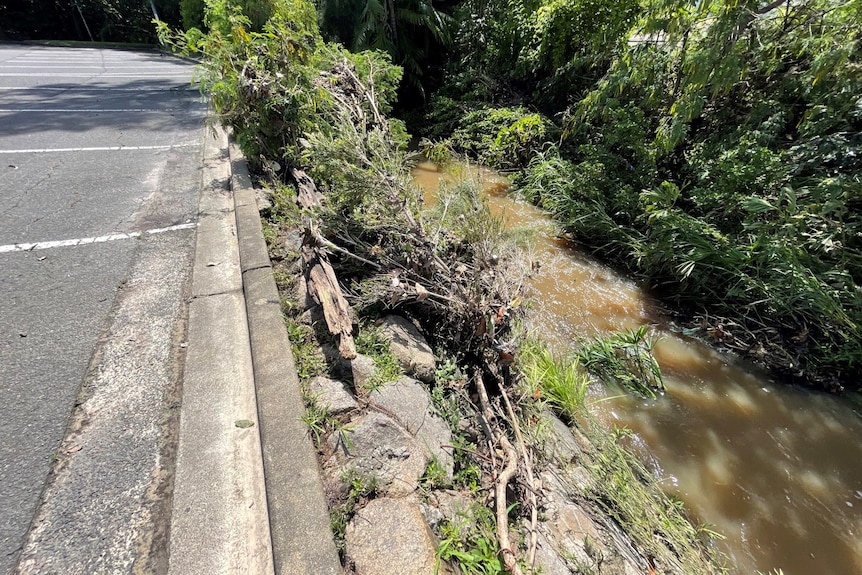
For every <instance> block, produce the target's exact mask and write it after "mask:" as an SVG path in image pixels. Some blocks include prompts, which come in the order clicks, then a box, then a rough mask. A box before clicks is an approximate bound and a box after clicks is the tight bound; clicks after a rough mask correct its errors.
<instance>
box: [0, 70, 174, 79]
mask: <svg viewBox="0 0 862 575" xmlns="http://www.w3.org/2000/svg"><path fill="white" fill-rule="evenodd" d="M188 75H189V74H188V72H155V73H152V74H151V73H141V74H134V73H129V74H83V73H82V74H65V73H63V72H50V73H44V74H15V73H6V72H0V76H11V77H13V78H46V77H50V78H81V77H84V76H86V77H87V78H141V79H144V78H156V79H161V78H167V77H174V76H177V77H183V78H185V77H188Z"/></svg>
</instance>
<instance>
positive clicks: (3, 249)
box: [0, 223, 197, 254]
mask: <svg viewBox="0 0 862 575" xmlns="http://www.w3.org/2000/svg"><path fill="white" fill-rule="evenodd" d="M196 225H197V224H193V223H192V224H179V225H177V226H171V227H169V228H156V229H153V230H146V231H143V232H130V233H128V234H111V235H108V236H99V237H96V238H79V239H76V240H60V241H56V242H37V243H35V244H9V245H5V246H0V254H3V253H8V252H32V251H35V250H47V249H51V248H66V247H71V246H84V245H89V244H103V243H105V242H115V241H117V240H130V239H133V238H138V237H141V236H142V235H144V234H147V235H153V234H163V233H165V232H175V231H179V230H189V229H192V228H193V227H195V226H196Z"/></svg>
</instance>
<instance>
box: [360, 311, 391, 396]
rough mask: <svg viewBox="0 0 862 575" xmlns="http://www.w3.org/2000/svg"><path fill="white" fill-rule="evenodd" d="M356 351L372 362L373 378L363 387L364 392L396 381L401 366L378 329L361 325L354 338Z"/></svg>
mask: <svg viewBox="0 0 862 575" xmlns="http://www.w3.org/2000/svg"><path fill="white" fill-rule="evenodd" d="M355 341H356V351H357V352H359V353H361V354H363V355H367V356H369V357H370V358H371V359H373V360H374V376H373V377H372V378H371V379H370V380H369V381H367V382H366V383H365V384H364V385H363V390H364V391H366V392H370V391H374V390H375V389H379V388H381V387H383V386H384V385H386V384H387V383H390V382H392V381H395V380H396V379H398V376H400V375H401V366H400V365H398V360H396V359H395V356H394V355H392V352H391V351H390V349H389V340H388V339H386V336H384V335H383V332H382V330H381V329H380V328H379V327H375V326H374V325H371V324H365V325H362V326H361V327H360V329H359V334H358V335H357V336H356V340H355Z"/></svg>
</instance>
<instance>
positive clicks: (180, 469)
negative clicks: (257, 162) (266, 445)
mask: <svg viewBox="0 0 862 575" xmlns="http://www.w3.org/2000/svg"><path fill="white" fill-rule="evenodd" d="M228 159H229V155H228V150H227V136H226V134H225V133H224V132H223V131H222V130H218V135H217V137H216V138H215V139H213V138H212V137H210V136H209V134H207V143H206V146H205V157H204V164H203V171H202V186H201V200H200V206H201V210H200V211H201V217H200V220H201V222H200V227H199V230H198V233H197V236H196V248H195V265H194V268H193V274H194V277H193V279H192V286H193V288H192V289H193V293H192V299H191V301H190V302H189V323H188V353H187V356H186V362H185V368H184V372H183V399H182V413H181V416H180V431H179V447H178V451H177V466H176V479H175V487H174V496H173V512H172V516H171V542H170V547H171V549H170V565H169V568H168V572H169V574H171V575H192V574H198V573H200V574H201V575H203V574H208V575H209V574H234V573H260V574H262V575H266V574H267V573H273V572H274V561H273V556H272V546H271V536H270V531H269V517H268V513H267V505H266V486H265V480H264V469H263V459H262V455H261V445H260V435H259V428H260V425H259V422H258V421H257V419H258V417H257V399H256V396H255V387H254V371H253V364H252V358H251V352H250V343H249V332H248V323H247V318H246V310H245V298H244V292H243V289H242V280H241V278H240V275H241V274H240V265H239V250H238V245H237V242H236V221H235V217H234V210H233V202H232V201H230V195H229V191H228V187H227V186H229V182H230V170H229V164H228Z"/></svg>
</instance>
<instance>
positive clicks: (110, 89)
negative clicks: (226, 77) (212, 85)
mask: <svg viewBox="0 0 862 575" xmlns="http://www.w3.org/2000/svg"><path fill="white" fill-rule="evenodd" d="M4 90H7V91H11V90H45V91H49V92H95V91H105V92H197V91H198V89H197V88H195V87H194V86H183V87H182V88H175V87H172V88H146V87H141V88H114V87H113V86H86V85H84V86H69V87H68V88H57V87H55V86H0V92H3V91H4Z"/></svg>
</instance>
